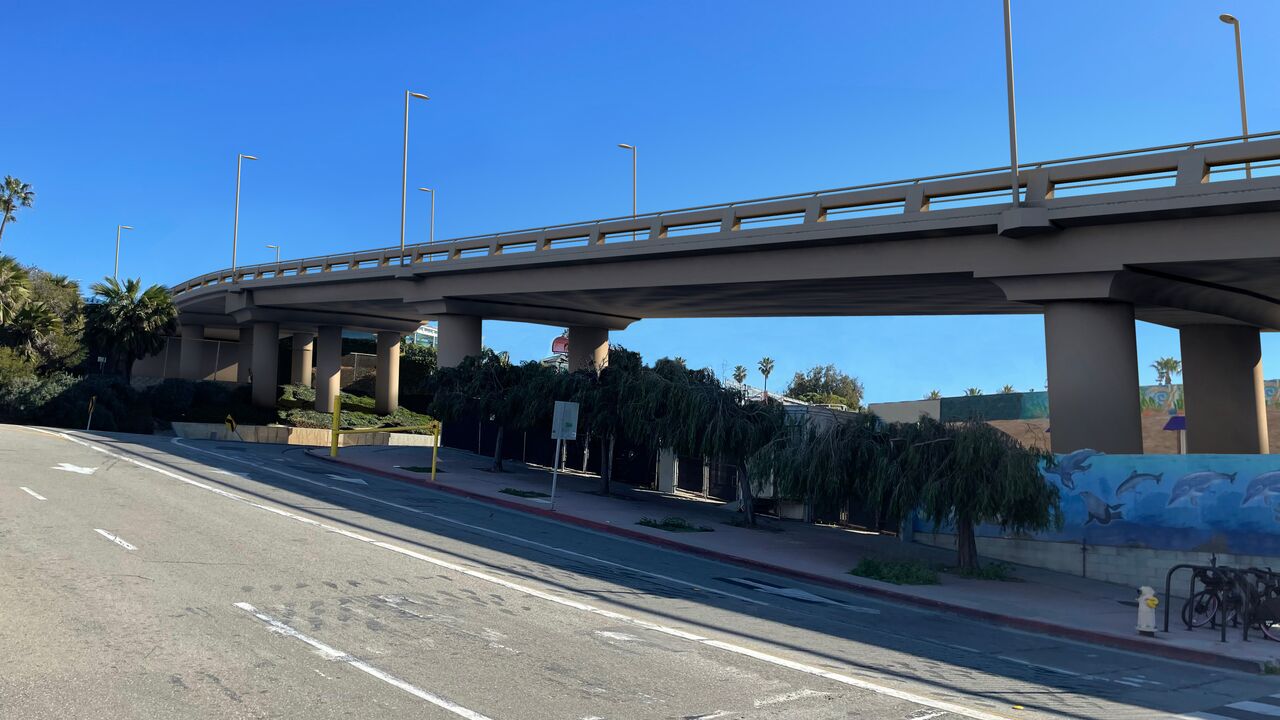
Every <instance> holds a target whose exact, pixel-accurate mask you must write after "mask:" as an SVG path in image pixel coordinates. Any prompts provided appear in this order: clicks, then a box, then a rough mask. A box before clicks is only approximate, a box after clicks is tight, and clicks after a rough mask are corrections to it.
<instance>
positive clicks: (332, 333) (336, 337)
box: [316, 325, 342, 412]
mask: <svg viewBox="0 0 1280 720" xmlns="http://www.w3.org/2000/svg"><path fill="white" fill-rule="evenodd" d="M318 339H319V344H320V347H319V349H318V350H317V351H316V410H317V411H319V412H333V399H334V398H336V397H337V396H338V392H339V388H340V386H341V380H342V328H340V327H338V326H336V325H321V326H320V332H319V338H318Z"/></svg>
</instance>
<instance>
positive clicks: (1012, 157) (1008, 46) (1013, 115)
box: [1004, 0, 1022, 207]
mask: <svg viewBox="0 0 1280 720" xmlns="http://www.w3.org/2000/svg"><path fill="white" fill-rule="evenodd" d="M1010 15H1011V13H1010V10H1009V0H1004V77H1005V86H1006V91H1007V92H1006V94H1007V95H1008V98H1009V170H1010V172H1011V173H1012V174H1013V178H1012V181H1011V182H1012V185H1013V206H1014V207H1018V206H1019V205H1021V204H1022V198H1021V191H1020V190H1021V189H1020V187H1019V184H1018V114H1017V112H1016V111H1015V110H1014V102H1013V21H1012V19H1011V17H1010Z"/></svg>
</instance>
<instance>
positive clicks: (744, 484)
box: [738, 462, 756, 527]
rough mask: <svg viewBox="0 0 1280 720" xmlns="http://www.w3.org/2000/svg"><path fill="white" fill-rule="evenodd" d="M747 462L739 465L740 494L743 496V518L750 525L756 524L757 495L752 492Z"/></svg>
mask: <svg viewBox="0 0 1280 720" xmlns="http://www.w3.org/2000/svg"><path fill="white" fill-rule="evenodd" d="M746 466H747V464H746V463H741V462H740V464H739V465H738V495H739V497H741V498H742V519H743V520H746V521H747V526H748V527H755V526H756V503H755V496H754V495H752V494H751V479H750V478H748V477H747V469H746Z"/></svg>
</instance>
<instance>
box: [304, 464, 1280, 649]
mask: <svg viewBox="0 0 1280 720" xmlns="http://www.w3.org/2000/svg"><path fill="white" fill-rule="evenodd" d="M308 452H309V453H311V454H312V455H314V456H315V457H319V458H322V459H325V460H330V461H334V462H338V463H340V464H343V465H347V466H350V467H352V468H355V469H359V470H363V471H366V472H372V473H376V474H379V475H383V476H386V477H391V478H395V479H398V480H405V481H407V482H412V483H415V484H418V485H422V486H424V487H430V488H433V489H438V490H442V491H445V492H450V493H454V494H460V495H464V496H467V497H471V498H473V499H477V500H481V501H484V502H489V503H493V504H497V505H501V506H504V507H507V508H512V509H516V510H520V511H523V512H529V513H533V514H538V515H542V516H546V517H552V518H554V519H556V520H559V521H561V522H567V523H572V524H577V525H581V526H585V527H590V528H593V529H596V530H600V531H604V532H608V533H611V534H615V535H622V536H625V537H630V538H632V539H636V540H641V541H644V542H650V543H654V544H657V545H662V546H665V547H668V548H672V549H677V550H680V551H683V552H689V553H693V554H697V555H701V556H704V557H710V558H715V559H718V560H723V561H726V562H730V563H735V564H738V565H745V566H749V567H754V568H758V569H761V570H766V571H769V572H774V573H780V574H784V575H791V576H793V577H798V578H801V579H804V580H807V581H810V582H817V583H822V584H826V585H829V586H834V587H838V588H841V589H844V590H851V591H855V592H864V593H869V594H874V595H878V596H881V597H886V598H891V599H896V600H899V601H903V602H908V603H912V604H915V605H920V606H925V607H929V608H934V609H939V610H945V611H948V612H954V613H958V614H961V615H964V616H967V617H973V618H978V619H983V620H988V621H991V622H994V623H998V624H1001V625H1006V626H1011V627H1017V628H1021V629H1026V630H1030V631H1034V632H1040V633H1046V634H1050V635H1055V636H1059V637H1066V638H1070V639H1075V640H1080V641H1083V642H1092V643H1097V644H1102V645H1107V646H1110V647H1120V648H1124V649H1128V650H1134V651H1138V652H1144V653H1150V654H1152V655H1156V656H1160V657H1166V658H1170V659H1176V660H1184V661H1188V662H1196V663H1203V664H1210V665H1215V666H1220V667H1228V668H1233V669H1238V670H1246V671H1251V672H1259V671H1263V670H1274V669H1275V668H1277V667H1280V643H1276V642H1272V641H1270V640H1267V639H1265V638H1263V637H1261V635H1260V634H1259V633H1256V632H1254V633H1250V638H1251V640H1250V641H1249V642H1243V641H1241V639H1240V632H1239V630H1238V629H1231V630H1229V631H1228V633H1227V640H1228V641H1227V642H1226V643H1222V642H1219V641H1218V637H1219V635H1218V633H1217V632H1216V631H1211V630H1209V629H1208V628H1205V629H1200V630H1196V631H1187V630H1185V629H1183V627H1182V626H1181V624H1180V622H1179V620H1178V610H1179V609H1180V608H1181V602H1180V601H1178V600H1177V599H1175V600H1174V605H1173V607H1172V608H1171V610H1172V614H1171V619H1170V626H1169V630H1170V631H1169V632H1168V633H1163V632H1162V633H1158V634H1157V637H1155V638H1144V637H1141V636H1139V635H1138V634H1137V633H1136V632H1135V630H1134V623H1135V620H1136V616H1137V610H1136V605H1135V604H1134V602H1133V601H1134V599H1135V598H1136V597H1137V592H1136V589H1134V588H1130V587H1126V586H1122V585H1115V584H1111V583H1104V582H1099V581H1096V580H1089V579H1086V578H1081V577H1078V576H1074V575H1067V574H1064V573H1058V572H1052V571H1049V570H1042V569H1039V568H1032V567H1026V566H1017V567H1016V573H1015V574H1016V577H1017V578H1018V580H1019V581H1018V582H997V581H987V580H971V579H966V578H962V577H958V576H955V575H951V574H947V573H942V574H941V584H939V585H921V586H910V585H894V584H891V583H885V582H880V581H877V580H869V579H866V578H861V577H857V576H854V575H850V574H849V572H848V571H849V570H850V569H851V568H853V567H854V566H855V565H857V564H858V561H859V560H860V559H861V558H864V557H874V558H877V559H882V560H919V561H922V562H925V563H928V564H930V565H933V566H938V567H943V566H949V565H953V564H954V562H955V559H954V554H953V553H951V552H948V551H945V550H940V549H937V548H932V547H927V546H924V545H917V544H914V543H904V542H901V541H900V540H898V539H897V538H894V537H888V536H882V535H876V534H874V533H867V532H860V531H856V530H850V529H845V528H837V527H828V526H818V525H809V524H805V523H800V522H794V521H777V520H773V519H772V518H759V524H760V527H759V528H757V529H749V528H744V527H738V526H735V525H733V524H732V523H733V522H734V521H735V520H736V519H737V517H738V516H737V514H736V513H733V512H729V511H727V510H725V509H722V507H721V505H720V504H719V503H715V502H707V501H704V500H701V499H698V498H689V497H682V496H671V495H665V494H662V493H657V492H654V491H649V490H640V489H636V488H633V487H630V486H627V485H623V484H620V483H614V484H613V487H612V494H611V495H610V496H609V497H605V496H602V495H601V494H600V492H599V491H600V481H599V479H598V478H596V477H594V476H582V475H577V474H564V473H562V474H561V475H560V478H559V484H558V488H557V493H556V494H557V497H556V504H555V510H554V511H552V510H551V507H550V503H549V501H548V500H547V499H546V498H538V497H529V498H525V497H520V496H518V495H513V494H510V493H504V492H502V491H503V490H516V491H525V492H536V493H549V492H550V489H551V474H550V472H549V471H546V470H544V469H539V468H530V467H526V466H524V465H522V464H520V463H517V462H507V463H506V467H507V469H508V471H509V472H505V473H493V472H490V471H489V467H490V465H491V463H492V460H491V459H490V458H487V457H483V456H480V455H475V454H473V453H468V452H465V451H461V450H456V449H452V448H444V449H441V451H440V465H439V469H440V470H441V471H442V472H440V473H438V474H437V476H436V482H434V483H432V482H431V481H430V475H429V473H428V472H419V471H417V470H419V469H421V470H426V469H427V468H429V466H430V465H431V451H430V449H424V448H413V447H369V446H361V447H350V448H343V449H342V451H341V454H340V457H339V458H337V460H333V459H332V458H329V456H328V451H327V450H309V451H308ZM406 468H414V470H408V469H406ZM669 516H674V517H680V518H683V519H684V520H686V521H688V522H689V523H690V524H692V525H694V526H700V527H707V528H711V530H713V532H669V531H666V530H660V529H656V528H649V527H645V526H643V525H639V524H637V523H638V522H639V521H640V519H641V518H645V517H648V518H653V519H655V520H661V519H663V518H665V517H669ZM1161 600H1162V602H1167V600H1166V599H1165V598H1163V597H1162V598H1161ZM1162 611H1163V607H1161V608H1160V610H1159V611H1158V612H1157V617H1158V618H1159V617H1161V616H1162V615H1161V613H1162Z"/></svg>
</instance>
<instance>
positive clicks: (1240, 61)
mask: <svg viewBox="0 0 1280 720" xmlns="http://www.w3.org/2000/svg"><path fill="white" fill-rule="evenodd" d="M1218 19H1219V20H1221V21H1222V22H1224V23H1226V24H1228V25H1230V26H1231V27H1232V28H1233V29H1234V30H1235V31H1236V80H1237V81H1238V82H1239V84H1240V132H1241V134H1242V135H1243V136H1244V142H1249V111H1248V109H1247V108H1246V107H1245V102H1244V51H1243V50H1242V49H1241V47H1240V21H1239V20H1237V19H1236V16H1235V15H1231V14H1230V13H1223V14H1221V15H1219V16H1218ZM1244 176H1245V177H1246V178H1252V177H1253V169H1252V168H1251V167H1249V163H1245V164H1244Z"/></svg>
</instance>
